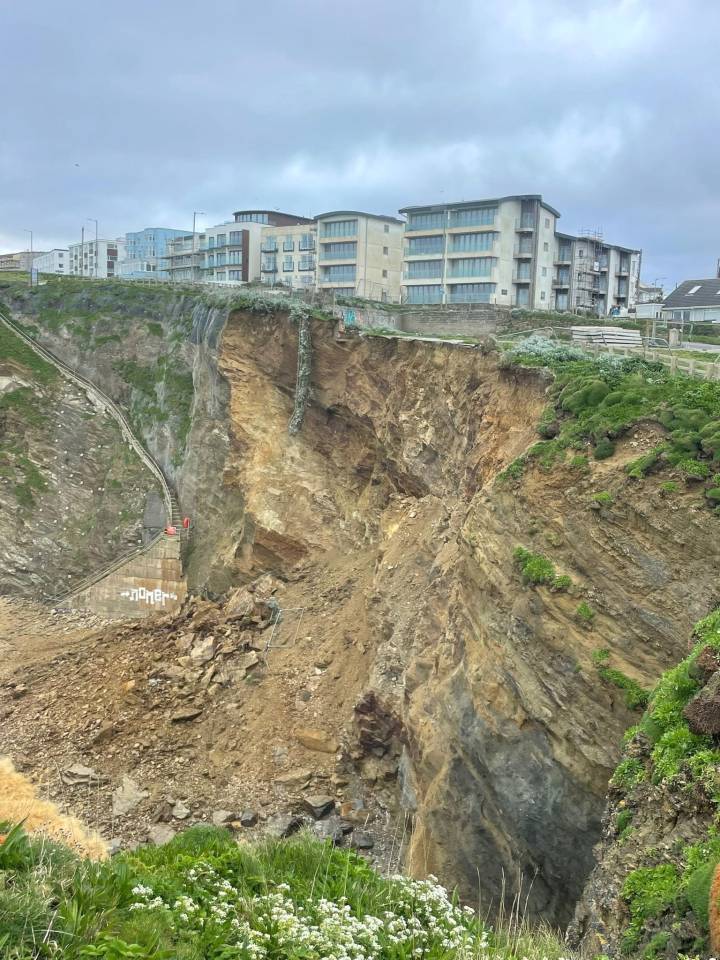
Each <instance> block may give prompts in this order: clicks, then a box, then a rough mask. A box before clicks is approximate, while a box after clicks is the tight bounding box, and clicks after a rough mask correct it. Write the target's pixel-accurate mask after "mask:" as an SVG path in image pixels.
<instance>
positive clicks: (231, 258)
mask: <svg viewBox="0 0 720 960" xmlns="http://www.w3.org/2000/svg"><path fill="white" fill-rule="evenodd" d="M228 263H242V250H231V251H230V253H229V254H228Z"/></svg>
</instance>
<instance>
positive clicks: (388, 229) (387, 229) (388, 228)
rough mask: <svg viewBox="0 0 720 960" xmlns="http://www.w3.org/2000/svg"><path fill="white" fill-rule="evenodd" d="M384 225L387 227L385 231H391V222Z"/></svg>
mask: <svg viewBox="0 0 720 960" xmlns="http://www.w3.org/2000/svg"><path fill="white" fill-rule="evenodd" d="M383 226H384V229H385V233H390V224H389V223H386V224H384V225H383Z"/></svg>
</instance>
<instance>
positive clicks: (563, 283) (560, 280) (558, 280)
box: [552, 277, 570, 287]
mask: <svg viewBox="0 0 720 960" xmlns="http://www.w3.org/2000/svg"><path fill="white" fill-rule="evenodd" d="M552 285H553V287H569V286H570V277H553V282H552Z"/></svg>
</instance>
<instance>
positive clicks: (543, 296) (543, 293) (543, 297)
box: [540, 290, 545, 300]
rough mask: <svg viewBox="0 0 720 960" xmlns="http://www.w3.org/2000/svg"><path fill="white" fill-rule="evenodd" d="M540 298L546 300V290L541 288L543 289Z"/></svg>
mask: <svg viewBox="0 0 720 960" xmlns="http://www.w3.org/2000/svg"><path fill="white" fill-rule="evenodd" d="M540 299H541V300H544V299H545V291H544V290H541V291H540Z"/></svg>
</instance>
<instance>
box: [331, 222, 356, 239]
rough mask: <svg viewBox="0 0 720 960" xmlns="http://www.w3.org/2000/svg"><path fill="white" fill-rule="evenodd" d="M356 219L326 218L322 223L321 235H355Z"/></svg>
mask: <svg viewBox="0 0 720 960" xmlns="http://www.w3.org/2000/svg"><path fill="white" fill-rule="evenodd" d="M357 225H358V222H357V220H328V221H326V222H325V223H323V225H322V236H323V237H354V236H357Z"/></svg>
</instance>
